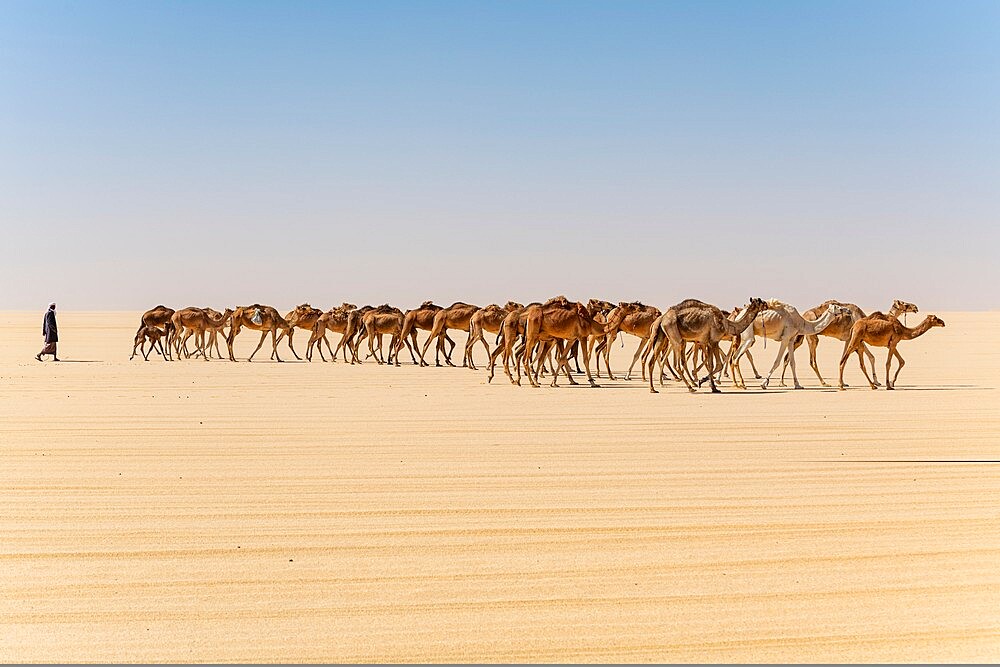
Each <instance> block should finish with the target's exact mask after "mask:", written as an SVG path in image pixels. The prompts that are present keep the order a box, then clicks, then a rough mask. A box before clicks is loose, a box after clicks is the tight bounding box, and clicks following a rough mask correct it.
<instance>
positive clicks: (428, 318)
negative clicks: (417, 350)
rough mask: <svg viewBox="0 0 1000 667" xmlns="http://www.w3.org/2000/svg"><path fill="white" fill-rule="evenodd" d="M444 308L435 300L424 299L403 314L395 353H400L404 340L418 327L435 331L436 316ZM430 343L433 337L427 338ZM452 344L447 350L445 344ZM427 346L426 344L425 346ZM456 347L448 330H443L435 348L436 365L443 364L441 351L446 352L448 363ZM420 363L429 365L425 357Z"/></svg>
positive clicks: (421, 358)
mask: <svg viewBox="0 0 1000 667" xmlns="http://www.w3.org/2000/svg"><path fill="white" fill-rule="evenodd" d="M442 310H444V308H442V307H441V306H439V305H437V304H436V303H434V302H433V301H424V302H423V303H422V304H420V305H419V306H418V307H416V308H413V309H411V310H408V311H406V313H405V314H404V315H403V331H402V332H401V333H400V336H399V340H398V341H397V342H396V348H397V349H396V350H395V353H396V354H399V350H400V349H401V348H402V347H403V341H404V340H407V339H408V338H410V337H411V335H413V334H415V333H416V329H421V330H423V331H433V330H434V316H435V315H437V314H438V313H439V312H441V311H442ZM427 340H428V343H429V342H430V341H431V340H433V337H430V338H428V339H427ZM446 343H447V344H448V345H450V347H449V348H448V349H447V351H445V344H446ZM425 347H426V346H425ZM454 349H455V341H454V340H452V339H451V337H450V336H449V335H448V332H447V331H444V332H442V334H441V335H439V336H438V337H437V347H436V348H435V350H434V365H435V366H440V365H441V353H442V352H444V356H445V358H446V359H447V360H448V363H451V353H452V350H454ZM419 363H420V365H421V366H427V362H425V361H424V358H423V357H422V356H421V357H420V362H419Z"/></svg>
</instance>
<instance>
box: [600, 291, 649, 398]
mask: <svg viewBox="0 0 1000 667" xmlns="http://www.w3.org/2000/svg"><path fill="white" fill-rule="evenodd" d="M662 314H663V313H662V312H660V309H659V308H655V307H653V306H647V305H645V304H643V303H641V302H639V301H633V302H630V303H626V302H622V303H619V304H618V306H617V307H616V308H615V309H614V310H612V311H611V312H610V313H608V323H607V325H606V326H605V327H604V329H605V332H606V333H605V339H604V341H603V343H602V345H603V346H604V347H603V348H601V347H600V346H599V347H598V352H599V353H600V352H602V351H603V353H604V366H605V367H606V368H607V369H608V378H609V379H611V380H614V379H615V376H614V374H613V373H612V372H611V344H612V343H614V341H615V338H617V336H618V332H619V331H622V332H625V333H627V334H630V335H632V336H636V337H637V338H639V345H638V347H636V348H635V354H634V355H632V363H631V364H629V367H628V372H627V373H626V374H625V379H626V380H631V379H632V369H633V368H634V367H635V364H636V362H637V361H638V360H639V357H640V356H641V355H642V353H643V351H644V350H645V349H646V346H647V344H648V343H649V332H650V329H651V328H652V326H653V322H655V321H656V319H657V318H658V317H660V316H661V315H662ZM640 368H641V369H642V379H643V380H645V379H646V365H645V364H640ZM600 371H601V367H600V359H598V364H597V372H598V375H600Z"/></svg>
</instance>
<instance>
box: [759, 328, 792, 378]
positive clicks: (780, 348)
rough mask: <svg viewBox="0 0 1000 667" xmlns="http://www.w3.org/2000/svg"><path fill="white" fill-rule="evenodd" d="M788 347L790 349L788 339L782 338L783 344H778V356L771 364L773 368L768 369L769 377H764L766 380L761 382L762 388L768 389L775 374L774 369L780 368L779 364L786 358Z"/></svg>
mask: <svg viewBox="0 0 1000 667" xmlns="http://www.w3.org/2000/svg"><path fill="white" fill-rule="evenodd" d="M787 349H788V339H787V338H782V339H781V345H779V346H778V356H777V357H775V359H774V363H773V364H771V370H770V371H768V373H767V377H766V378H764V381H763V382H761V383H760V388H761V389H767V385H768V384H770V382H771V376H772V375H774V371H775V369H776V368H778V364H780V363H781V360H782V358H784V356H785V350H787Z"/></svg>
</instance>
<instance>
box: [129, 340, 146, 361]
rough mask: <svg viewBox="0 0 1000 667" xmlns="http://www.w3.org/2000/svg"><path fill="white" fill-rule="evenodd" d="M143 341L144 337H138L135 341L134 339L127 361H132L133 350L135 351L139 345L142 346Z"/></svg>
mask: <svg viewBox="0 0 1000 667" xmlns="http://www.w3.org/2000/svg"><path fill="white" fill-rule="evenodd" d="M143 342H145V339H144V338H140V339H138V340H136V341H135V345H133V346H132V356H131V357H129V358H128V360H129V361H132V360H133V359H135V351H136V350H137V349H138V348H139V347H141V346H142V343H143Z"/></svg>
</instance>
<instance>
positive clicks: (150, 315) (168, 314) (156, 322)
mask: <svg viewBox="0 0 1000 667" xmlns="http://www.w3.org/2000/svg"><path fill="white" fill-rule="evenodd" d="M173 316H174V309H173V308H167V307H166V306H164V305H162V304H161V305H159V306H156V307H155V308H150V309H149V310H147V311H146V312H145V313H143V314H142V317H141V318H140V319H139V328H138V329H137V330H136V332H135V333H136V335H139V331H141V330H142V328H143V327H163V334H164V336H165V339H164V343H166V346H167V350H166V351H167V356H166V357H164V358H165V359H170V337H171V336H172V335H173V324H171V322H170V318H172V317H173Z"/></svg>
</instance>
